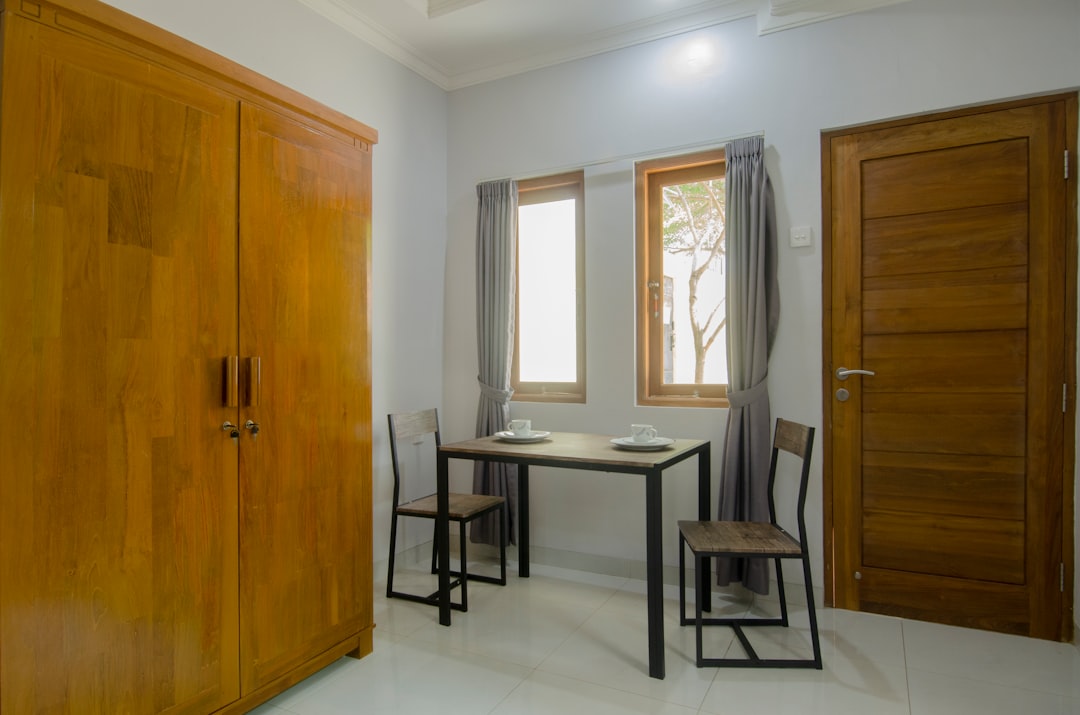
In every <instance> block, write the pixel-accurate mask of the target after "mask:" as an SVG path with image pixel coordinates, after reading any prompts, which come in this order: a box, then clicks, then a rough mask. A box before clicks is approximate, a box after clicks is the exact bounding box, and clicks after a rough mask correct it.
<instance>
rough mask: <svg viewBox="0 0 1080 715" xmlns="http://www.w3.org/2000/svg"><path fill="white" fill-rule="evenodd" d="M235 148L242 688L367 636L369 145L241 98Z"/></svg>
mask: <svg viewBox="0 0 1080 715" xmlns="http://www.w3.org/2000/svg"><path fill="white" fill-rule="evenodd" d="M240 162H241V171H240V177H241V178H240V186H241V189H240V193H241V218H240V230H241V234H240V257H241V258H240V276H241V288H240V315H241V339H240V347H241V354H242V355H243V356H244V360H246V359H247V358H257V359H258V361H259V368H260V373H261V375H260V377H261V380H260V382H261V385H260V387H259V389H258V390H257V392H258V396H257V397H255V396H253V394H252V391H251V390H248V391H247V393H246V394H245V396H244V399H243V402H244V403H245V406H244V407H243V408H242V410H241V419H242V420H244V421H245V422H246V421H247V420H249V419H250V420H252V421H254V422H257V423H258V424H259V426H260V429H259V433H258V437H257V438H255V439H252V435H251V434H245V435H244V438H243V444H242V449H241V521H240V565H241V604H242V608H241V633H242V636H241V672H242V675H241V678H242V681H243V688H244V692H245V693H248V692H250V691H251V690H253V689H256V688H258V687H260V686H262V685H264V684H266V683H267V682H269V681H271V680H273V679H274V678H276V677H278V676H280V675H282V674H283V673H286V672H288V671H289V670H291V669H292V668H294V667H296V666H297V665H298V664H300V663H303V662H306V661H308V660H310V659H311V658H313V657H314V656H316V655H318V654H321V653H324V652H327V651H328V650H329V649H331V648H332V647H335V646H340V645H341V644H342V643H343V642H345V641H346V640H347V639H349V638H352V639H356V637H357V634H360V633H363V634H364V636H365V638H366V644H362V645H361V646H360V650H361V651H362V652H366V651H370V648H371V645H370V638H371V626H372V593H373V591H372V589H373V584H372V578H371V548H372V544H371V522H370V515H371V475H370V464H371V452H370V450H371V446H370V445H371V387H370V375H371V371H370V364H369V353H370V350H369V348H370V338H369V324H370V323H369V309H368V301H367V291H368V281H369V267H368V266H369V260H370V235H369V234H370V216H371V206H370V195H371V185H370V181H371V154H370V146H369V145H366V144H361V145H358V146H357V145H353V143H352V140H350V139H347V138H345V137H340V136H336V135H332V134H329V133H324V132H323V131H319V130H316V129H313V128H311V127H310V126H305V125H304V124H301V123H299V122H298V121H296V120H293V119H291V118H287V117H286V116H284V115H280V114H276V113H274V112H271V111H267V110H264V109H261V108H258V107H254V106H250V105H245V106H243V107H242V110H241V153H240ZM245 367H246V369H247V370H251V369H252V368H253V367H254V366H253V364H248V365H246V366H245ZM252 378H253V376H252V374H251V373H250V372H248V379H246V380H245V381H244V382H245V383H246V384H254V383H255V382H256V381H255V380H254V379H252ZM349 649H350V650H352V648H349ZM361 654H362V653H361ZM339 655H340V654H339Z"/></svg>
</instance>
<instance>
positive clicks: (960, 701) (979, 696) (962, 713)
mask: <svg viewBox="0 0 1080 715" xmlns="http://www.w3.org/2000/svg"><path fill="white" fill-rule="evenodd" d="M908 688H909V695H910V697H911V715H1016V713H1024V715H1059V713H1062V712H1065V710H1064V707H1065V698H1063V697H1062V696H1060V695H1054V694H1051V693H1040V692H1036V691H1031V690H1021V689H1020V688H1010V687H1006V686H1003V685H995V684H994V683H987V682H985V681H982V680H971V679H969V678H958V677H955V676H951V675H942V674H941V673H928V672H925V671H921V670H917V669H914V668H911V669H909V670H908Z"/></svg>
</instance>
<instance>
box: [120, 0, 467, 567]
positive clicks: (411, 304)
mask: <svg viewBox="0 0 1080 715" xmlns="http://www.w3.org/2000/svg"><path fill="white" fill-rule="evenodd" d="M110 4H111V5H113V6H115V7H118V8H120V9H121V10H124V11H125V12H128V13H131V14H133V15H136V16H139V17H141V18H142V19H144V20H146V21H148V22H150V23H153V24H155V25H158V26H159V27H163V28H165V29H166V30H169V31H170V32H173V33H175V34H177V35H180V36H182V37H184V38H186V39H188V40H191V41H192V42H195V43H196V44H199V45H202V46H203V47H206V48H208V49H210V50H213V51H214V52H217V53H218V54H221V55H224V56H226V57H228V58H229V59H231V60H234V61H236V62H238V63H240V64H242V65H245V66H247V67H249V68H251V69H253V70H255V71H257V72H259V73H261V74H263V75H266V76H267V77H270V78H271V79H274V80H276V81H278V82H280V83H282V84H285V85H288V86H289V87H291V88H293V89H295V90H297V91H299V92H302V93H304V94H306V95H308V96H310V97H312V98H314V99H316V100H319V101H321V102H322V103H324V104H326V105H328V106H330V107H333V108H334V109H337V110H339V111H341V112H344V113H345V114H348V115H349V116H352V117H354V118H356V119H358V120H360V121H361V122H364V123H365V124H368V125H369V126H372V127H374V128H375V129H376V130H378V132H379V143H378V144H377V145H376V146H375V148H374V153H373V166H374V169H373V173H374V177H373V189H372V200H373V208H372V212H373V219H372V235H373V240H372V244H373V246H372V262H373V267H372V279H373V296H372V304H373V315H372V323H373V325H372V332H373V347H374V350H373V356H372V362H373V365H372V371H373V373H374V381H373V385H372V402H373V409H372V416H373V433H374V492H375V494H374V511H375V520H374V536H375V542H374V552H375V559H376V562H378V561H379V560H381V559H385V558H386V549H387V545H388V543H389V530H390V527H389V518H388V514H389V510H390V501H391V489H392V486H393V482H392V476H391V473H390V467H389V464H390V454H389V447H388V445H387V436H386V414H387V413H388V412H391V411H397V410H407V409H414V408H417V407H422V406H429V405H436V406H441V405H439V400H440V399H441V395H442V380H443V375H442V368H441V365H442V354H443V336H442V332H443V321H442V313H441V310H440V309H439V307H440V304H441V296H442V293H443V276H444V271H445V265H444V261H443V257H444V246H445V242H446V153H447V151H446V147H447V144H446V141H447V139H446V131H447V96H446V93H445V92H444V91H443V90H441V89H439V88H438V87H436V86H435V85H433V84H431V83H430V82H428V81H427V80H425V79H422V78H421V77H420V76H419V75H417V74H415V73H414V72H412V71H411V70H408V69H405V68H404V67H402V66H401V65H399V64H397V63H396V62H394V61H392V60H390V59H388V58H387V57H386V56H384V55H382V54H381V53H379V52H377V51H375V50H374V49H372V48H371V47H369V46H368V45H366V44H364V43H362V42H360V41H359V40H357V39H356V38H355V37H354V36H352V35H350V34H348V33H346V32H345V31H343V30H341V29H340V28H338V27H337V26H335V25H333V24H332V23H330V22H329V21H327V20H325V19H324V18H322V17H321V16H319V15H317V14H315V13H314V12H312V11H310V10H309V9H307V8H306V7H305V6H303V5H301V4H300V3H298V2H295V0H229V2H217V1H213V0H185V1H184V2H176V1H175V0H110ZM428 531H429V532H430V529H428ZM420 536H421V533H420V532H419V530H417V533H416V534H409V536H408V538H407V539H406V543H405V546H408V545H410V544H411V543H412V541H414V540H415V538H418V537H420ZM428 538H429V537H428Z"/></svg>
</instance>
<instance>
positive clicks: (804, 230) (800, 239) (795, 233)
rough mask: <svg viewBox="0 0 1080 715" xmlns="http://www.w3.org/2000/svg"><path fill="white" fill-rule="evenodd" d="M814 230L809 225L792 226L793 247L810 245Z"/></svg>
mask: <svg viewBox="0 0 1080 715" xmlns="http://www.w3.org/2000/svg"><path fill="white" fill-rule="evenodd" d="M813 235H814V234H813V232H812V231H811V229H810V227H809V226H792V228H791V247H792V248H802V247H804V246H809V245H810V243H811V242H812V238H813Z"/></svg>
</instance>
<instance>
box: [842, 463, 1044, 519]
mask: <svg viewBox="0 0 1080 715" xmlns="http://www.w3.org/2000/svg"><path fill="white" fill-rule="evenodd" d="M862 466H863V480H862V503H863V506H864V507H865V508H866V509H868V510H871V509H872V510H875V511H879V512H882V511H892V512H909V513H921V514H942V515H945V514H955V515H959V516H969V517H985V518H990V519H1011V520H1022V519H1023V518H1024V460H1023V458H1022V457H1003V456H990V455H983V454H975V455H972V454H949V455H941V454H939V455H935V456H934V458H933V460H929V459H927V458H926V456H925V455H923V454H920V453H917V452H866V453H865V454H864V456H863V464H862ZM973 495H974V496H973Z"/></svg>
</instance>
